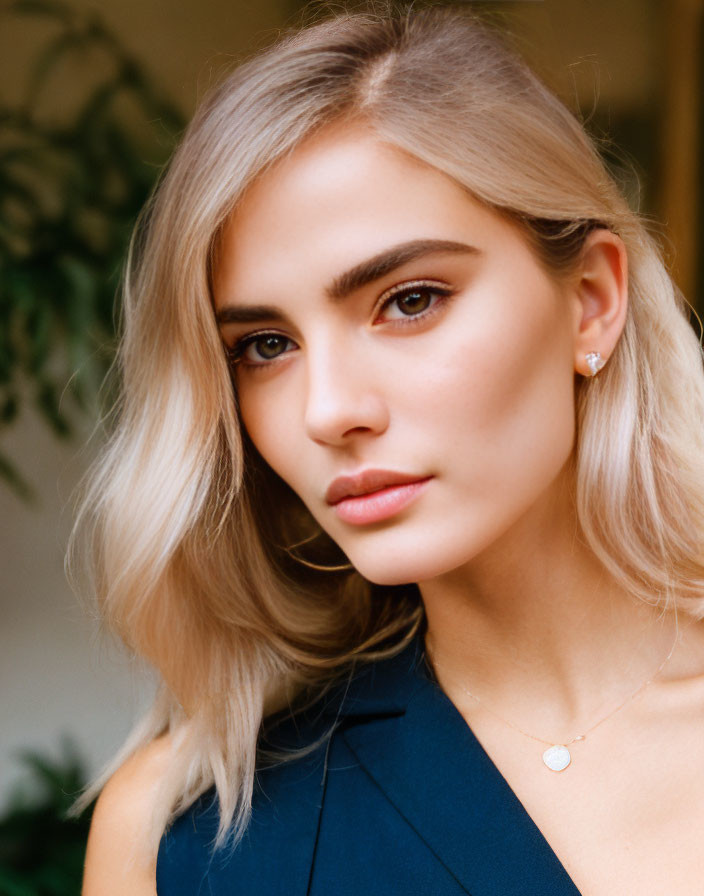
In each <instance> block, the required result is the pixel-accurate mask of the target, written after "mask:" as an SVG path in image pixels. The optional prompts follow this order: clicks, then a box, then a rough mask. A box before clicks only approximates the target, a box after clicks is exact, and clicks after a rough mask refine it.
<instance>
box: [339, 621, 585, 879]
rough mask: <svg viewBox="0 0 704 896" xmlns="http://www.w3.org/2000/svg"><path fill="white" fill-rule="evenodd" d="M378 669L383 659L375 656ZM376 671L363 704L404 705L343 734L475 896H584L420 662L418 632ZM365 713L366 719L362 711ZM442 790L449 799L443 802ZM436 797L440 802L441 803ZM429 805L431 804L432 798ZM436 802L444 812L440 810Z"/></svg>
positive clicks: (422, 654)
mask: <svg viewBox="0 0 704 896" xmlns="http://www.w3.org/2000/svg"><path fill="white" fill-rule="evenodd" d="M381 665H382V666H384V662H383V661H382V663H381ZM388 669H389V673H390V674H389V675H386V674H384V672H383V671H382V669H377V670H376V673H372V676H371V678H372V681H370V682H369V687H368V688H365V690H367V692H368V693H369V694H370V695H371V694H372V693H373V694H374V696H373V697H372V696H369V697H365V698H363V704H362V706H363V707H366V708H367V709H369V708H371V707H370V706H369V705H368V704H371V703H372V702H378V703H379V706H381V705H383V703H384V699H385V698H386V699H387V700H390V699H391V698H392V695H393V700H395V701H396V702H397V703H398V702H399V700H402V699H403V700H404V702H405V712H402V713H401V714H397V713H394V714H393V715H391V716H387V717H384V716H383V715H380V716H379V718H378V719H373V720H368V721H367V722H366V723H365V724H363V725H354V726H351V727H349V728H348V729H346V730H344V731H343V737H344V738H345V740H346V742H347V743H348V745H349V746H350V748H351V749H352V750H353V752H354V753H355V755H356V756H357V758H358V759H359V761H360V762H361V763H362V765H364V766H365V768H366V769H367V771H368V773H369V774H370V775H371V776H372V777H373V778H374V780H375V781H376V782H377V784H378V785H379V787H380V788H381V789H382V790H383V791H384V792H385V794H386V796H387V797H388V798H389V799H390V801H391V802H392V803H393V804H394V805H395V806H396V808H397V809H398V810H399V811H400V812H401V814H402V815H404V816H405V817H406V819H407V820H408V821H409V822H410V823H411V824H412V826H413V827H414V828H415V829H416V830H417V831H418V833H419V834H420V835H421V836H422V837H423V838H424V839H425V840H426V842H428V844H429V845H430V846H431V848H432V849H433V851H434V852H435V853H436V855H438V857H439V858H440V860H441V861H442V862H443V863H444V864H445V865H446V866H447V867H448V868H449V869H450V870H451V871H452V873H453V874H454V875H455V877H456V878H457V879H458V880H459V881H460V882H461V883H462V885H463V886H464V887H465V889H466V890H467V891H468V892H469V893H471V894H472V896H495V894H496V893H501V894H502V896H580V891H579V889H578V888H577V886H576V885H575V883H574V881H573V880H572V878H571V877H570V875H569V874H568V873H567V870H566V869H565V867H564V865H563V864H562V862H561V861H560V860H559V858H558V857H557V855H556V853H555V851H554V850H553V849H552V847H551V846H550V844H549V843H548V841H547V839H546V838H545V836H544V835H543V833H542V831H541V830H540V829H539V828H538V826H537V824H536V823H535V822H534V820H533V819H532V817H531V816H530V814H529V812H528V810H527V809H526V807H525V806H524V805H523V803H522V802H521V801H520V799H519V798H518V796H517V794H516V793H515V791H514V790H513V788H512V787H511V786H510V784H509V783H508V781H507V780H506V778H505V777H504V776H503V775H502V773H501V771H500V770H499V768H498V767H497V765H496V763H495V762H494V761H493V759H492V758H491V756H490V755H489V754H488V753H487V751H486V750H485V749H484V747H483V746H482V744H481V743H480V742H479V740H478V738H477V737H476V735H475V734H474V732H473V731H472V729H471V727H470V725H469V724H468V723H467V721H466V719H465V718H464V717H463V716H462V714H461V713H460V712H459V710H458V709H457V707H456V706H455V705H454V703H453V702H452V701H451V700H450V699H449V697H448V696H447V694H445V692H444V691H443V690H442V688H441V687H440V685H439V683H438V682H437V680H436V679H435V678H434V677H433V675H432V672H431V670H430V668H429V667H428V665H427V664H426V662H425V650H424V641H423V632H422V630H421V631H420V632H419V633H418V634H417V636H416V637H415V638H414V639H413V641H412V642H411V643H410V644H409V646H408V648H406V649H405V650H404V651H403V652H402V653H401V654H399V655H397V657H395V658H392V660H391V661H390V665H389V667H388ZM367 718H369V717H367ZM446 794H451V799H448V800H446V801H445V802H441V801H442V800H443V798H444V796H445V795H446ZM439 801H440V802H439ZM438 803H439V808H438V811H433V812H428V805H433V804H438ZM440 806H441V809H442V811H440Z"/></svg>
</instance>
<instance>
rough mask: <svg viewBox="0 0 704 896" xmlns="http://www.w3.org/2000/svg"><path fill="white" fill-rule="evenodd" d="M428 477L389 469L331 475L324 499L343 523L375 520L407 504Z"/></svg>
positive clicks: (386, 517)
mask: <svg viewBox="0 0 704 896" xmlns="http://www.w3.org/2000/svg"><path fill="white" fill-rule="evenodd" d="M432 478H433V477H432V476H417V475H412V474H407V473H398V472H395V471H391V470H365V471H362V472H361V473H359V474H356V475H353V476H340V477H339V478H338V479H335V481H334V482H333V483H331V485H330V487H329V488H328V490H327V492H326V495H325V500H326V501H327V503H328V504H330V505H331V506H332V507H334V508H335V513H336V514H337V516H338V517H339V518H340V519H341V520H343V521H344V522H346V523H351V524H353V525H365V524H369V523H376V522H379V521H381V520H385V519H388V518H389V517H392V516H394V515H395V514H397V513H398V512H399V511H401V510H402V509H403V508H405V507H407V506H408V505H409V504H410V503H411V502H412V501H413V500H415V498H416V497H418V496H419V495H420V493H421V492H422V491H423V490H424V489H425V487H426V486H427V484H428V482H430V480H431V479H432Z"/></svg>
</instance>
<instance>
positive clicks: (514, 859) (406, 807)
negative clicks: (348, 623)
mask: <svg viewBox="0 0 704 896" xmlns="http://www.w3.org/2000/svg"><path fill="white" fill-rule="evenodd" d="M331 727H334V732H333V734H332V736H331V737H329V738H326V739H325V740H324V741H323V743H322V744H321V745H320V746H319V747H318V748H316V749H315V750H314V751H313V752H312V753H310V754H309V755H307V756H305V757H303V758H300V759H295V760H293V761H287V762H284V763H280V764H278V765H276V766H272V767H269V768H267V769H262V770H260V771H259V772H258V773H257V786H256V788H255V793H254V799H253V811H252V820H251V822H250V825H249V827H248V828H247V831H246V833H245V835H244V838H243V839H242V840H241V841H240V843H239V844H238V845H237V846H236V848H235V849H234V850H232V849H229V850H228V849H227V848H224V849H222V850H220V851H218V852H216V853H215V854H214V856H212V855H211V852H210V848H211V843H212V840H213V838H214V836H215V832H216V829H217V804H216V802H215V797H214V790H210V791H208V792H207V793H205V794H204V795H203V796H202V797H201V798H200V799H199V800H197V801H196V803H195V804H194V805H193V806H192V807H191V808H190V809H189V810H187V811H186V812H185V813H184V814H183V815H181V816H180V817H179V818H178V819H176V821H175V822H174V824H173V825H172V826H171V827H170V828H169V830H168V831H167V832H166V834H165V835H164V837H163V838H162V840H161V844H160V848H159V854H158V859H157V893H158V896H254V894H256V896H397V894H398V896H401V894H403V896H421V894H422V896H429V894H431V896H460V894H466V893H471V894H472V896H579V891H578V889H577V887H576V886H575V885H574V883H573V882H572V880H571V879H570V877H569V875H568V874H567V872H566V870H565V869H564V867H563V866H562V865H561V863H560V861H559V860H558V858H557V856H556V855H555V853H554V852H553V850H552V849H551V847H550V846H549V844H548V843H547V841H546V840H545V838H544V837H543V835H542V834H541V832H540V830H539V829H538V828H537V826H536V825H535V823H534V822H533V820H532V819H531V818H530V816H529V815H528V813H527V812H526V810H525V808H524V807H523V805H522V804H521V803H520V801H519V800H518V798H517V797H516V795H515V794H514V792H513V791H512V790H511V788H510V787H509V785H508V783H507V782H506V780H505V779H504V777H503V776H502V775H501V773H500V772H499V770H498V769H497V767H496V766H495V765H494V763H493V762H492V760H491V759H490V758H489V756H488V754H487V753H486V751H485V750H484V748H483V747H482V746H481V744H480V743H479V741H478V740H477V739H476V737H475V736H474V735H473V733H472V731H471V729H470V728H469V726H468V725H467V723H466V721H465V720H464V718H463V717H462V716H461V715H460V713H459V711H458V710H457V708H456V707H455V705H454V704H453V703H452V701H451V700H450V699H449V698H448V697H447V696H446V695H445V693H444V692H443V691H442V690H441V688H440V687H439V685H438V684H437V683H436V682H435V680H434V679H433V677H432V674H431V672H430V670H429V668H428V666H427V665H426V663H425V662H424V651H423V639H422V631H421V632H419V634H418V635H417V636H416V638H415V639H414V640H413V641H412V642H411V643H410V644H409V646H408V647H407V648H405V649H404V650H403V651H402V652H401V653H399V654H397V656H395V657H393V658H392V659H390V660H381V661H378V662H376V663H373V664H369V665H366V666H364V667H362V668H361V670H360V671H358V672H357V674H356V675H355V676H353V678H352V679H351V681H350V683H349V684H346V685H345V686H344V687H342V686H341V687H340V688H338V689H336V690H335V691H333V692H330V693H328V695H327V696H326V697H325V698H324V701H323V702H322V703H321V704H319V705H318V707H317V709H316V711H315V712H312V713H311V712H308V713H307V714H305V715H304V717H295V718H294V720H293V721H291V720H290V719H289V720H288V722H286V723H284V724H282V725H281V726H280V727H279V729H278V734H277V738H278V739H277V741H276V742H277V743H278V744H282V745H283V744H291V745H295V746H302V745H304V744H306V743H310V742H312V741H314V740H315V739H316V738H318V737H319V736H320V735H321V734H323V733H324V732H325V731H326V730H330V728H331Z"/></svg>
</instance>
